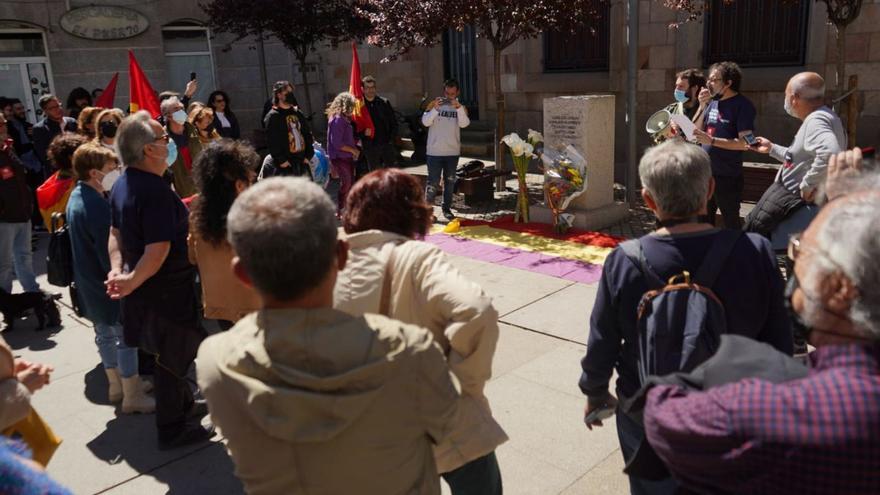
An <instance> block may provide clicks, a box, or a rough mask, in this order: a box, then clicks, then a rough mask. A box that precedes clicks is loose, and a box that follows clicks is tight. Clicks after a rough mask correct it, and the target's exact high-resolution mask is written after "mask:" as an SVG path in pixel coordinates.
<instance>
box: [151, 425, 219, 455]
mask: <svg viewBox="0 0 880 495" xmlns="http://www.w3.org/2000/svg"><path fill="white" fill-rule="evenodd" d="M216 434H217V432H216V431H215V430H214V425H210V426H202V425H200V424H195V423H187V424H186V425H185V426H184V427H183V429H181V430H180V432H178V433H177V435H174V436H169V437H168V438H163V436H162V434H159V450H171V449H176V448H178V447H183V446H186V445H192V444H195V443H201V442H205V441H207V440H209V439H210V438H211V437H213V436H214V435H216Z"/></svg>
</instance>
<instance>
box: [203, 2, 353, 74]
mask: <svg viewBox="0 0 880 495" xmlns="http://www.w3.org/2000/svg"><path fill="white" fill-rule="evenodd" d="M199 5H200V7H201V8H202V10H204V11H205V13H206V14H207V15H208V17H209V19H210V20H209V24H210V26H211V28H212V29H214V30H216V31H219V32H227V33H232V34H234V35H236V36H238V37H239V39H241V38H245V37H248V36H257V37H263V38H265V37H267V36H269V35H271V36H274V37H275V38H277V39H278V40H279V41H281V43H282V44H284V46H285V47H287V48H288V49H289V50H291V51H292V52H293V53H294V55H295V56H296V58H297V59H298V60H300V61H304V60H305V59H306V57H307V56H308V54H309V52H311V51H314V50H315V48H316V46H318V44H320V43H323V42H326V43H328V44H330V45H331V46H336V45H338V44H339V43H343V42H346V41H350V40H359V39H362V38H363V37H364V36H366V35H367V33H368V32H369V22H368V21H367V19H366V18H365V17H363V16H361V15H359V14H358V12H357V11H356V9H355V8H354V6H353V4H352V2H350V1H349V0H251V1H242V0H212V1H207V2H202V3H200V4H199Z"/></svg>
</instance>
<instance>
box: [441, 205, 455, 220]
mask: <svg viewBox="0 0 880 495" xmlns="http://www.w3.org/2000/svg"><path fill="white" fill-rule="evenodd" d="M443 216H444V217H446V219H447V220H449V221H452V220H455V213H452V210H450V209H449V208H443Z"/></svg>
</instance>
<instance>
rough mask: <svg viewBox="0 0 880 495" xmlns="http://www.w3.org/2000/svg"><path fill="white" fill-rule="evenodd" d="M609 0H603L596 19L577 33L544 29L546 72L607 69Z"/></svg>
mask: <svg viewBox="0 0 880 495" xmlns="http://www.w3.org/2000/svg"><path fill="white" fill-rule="evenodd" d="M610 3H611V2H602V3H601V4H600V6H599V11H598V12H597V17H595V18H594V20H593V22H592V23H589V24H588V25H587V26H584V27H582V28H580V29H578V30H577V32H575V33H574V34H570V33H557V32H553V31H547V32H545V33H544V72H593V71H604V70H608V58H609V57H608V52H609V46H610V40H611V38H610V25H609V21H610V17H611V16H610V15H609V14H610V13H609V9H610V6H609V4H610Z"/></svg>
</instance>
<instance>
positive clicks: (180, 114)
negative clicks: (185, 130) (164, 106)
mask: <svg viewBox="0 0 880 495" xmlns="http://www.w3.org/2000/svg"><path fill="white" fill-rule="evenodd" d="M171 118H172V119H174V121H175V122H177V123H178V124H183V123H184V122H186V112H184V111H183V110H178V111H176V112H174V113H173V114H171Z"/></svg>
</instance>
